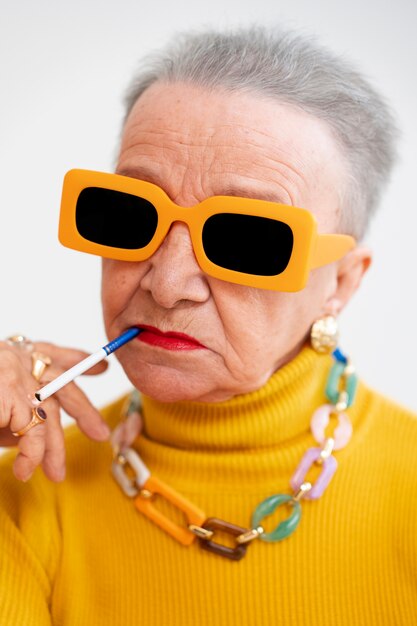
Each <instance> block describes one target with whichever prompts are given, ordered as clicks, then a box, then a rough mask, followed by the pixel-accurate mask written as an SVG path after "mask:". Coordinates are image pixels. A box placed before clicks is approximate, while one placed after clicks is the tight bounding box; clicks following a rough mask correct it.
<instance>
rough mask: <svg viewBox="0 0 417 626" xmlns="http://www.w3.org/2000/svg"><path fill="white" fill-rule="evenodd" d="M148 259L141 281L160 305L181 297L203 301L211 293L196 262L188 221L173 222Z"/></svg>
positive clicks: (172, 305)
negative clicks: (183, 222)
mask: <svg viewBox="0 0 417 626" xmlns="http://www.w3.org/2000/svg"><path fill="white" fill-rule="evenodd" d="M148 263H149V269H148V271H147V272H146V273H145V275H144V276H143V277H142V280H141V283H140V285H141V287H142V289H144V290H146V291H149V292H151V294H152V296H153V298H154V300H155V301H156V302H157V303H158V304H160V305H161V306H163V307H165V308H167V309H170V308H173V307H175V306H176V305H177V304H178V303H179V302H181V301H191V302H204V301H205V300H207V298H208V297H209V295H210V289H209V284H208V282H207V278H206V275H205V274H204V272H203V271H202V270H201V269H200V266H199V265H198V263H197V260H196V258H195V255H194V250H193V246H192V242H191V237H190V232H189V230H188V227H187V226H186V225H185V224H182V223H180V222H175V223H174V224H172V226H171V228H170V230H169V232H168V234H167V236H166V237H165V239H164V241H163V242H162V244H161V245H160V247H159V248H158V250H157V251H156V252H155V253H154V254H153V255H152V256H151V258H150V259H149V261H148Z"/></svg>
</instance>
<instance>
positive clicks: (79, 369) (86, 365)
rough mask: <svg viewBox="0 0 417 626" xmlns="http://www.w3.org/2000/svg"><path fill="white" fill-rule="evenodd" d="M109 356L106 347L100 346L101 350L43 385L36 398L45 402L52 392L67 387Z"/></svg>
mask: <svg viewBox="0 0 417 626" xmlns="http://www.w3.org/2000/svg"><path fill="white" fill-rule="evenodd" d="M107 356H108V354H107V352H106V351H105V349H104V348H100V350H97V352H94V354H90V356H88V357H87V358H86V359H83V360H82V361H80V363H77V364H76V365H74V366H73V367H71V368H70V369H69V370H67V371H66V372H64V373H63V374H61V376H58V377H57V378H55V379H54V380H52V381H51V382H50V383H48V384H47V385H45V387H42V389H40V390H39V391H38V392H37V393H35V397H36V399H37V400H39V401H40V402H43V401H44V400H46V399H47V398H49V396H52V394H54V393H55V392H56V391H59V390H60V389H62V387H65V385H67V384H68V383H70V382H71V381H73V380H74V378H77V376H80V374H84V372H86V371H87V370H89V369H90V367H93V365H96V364H97V363H100V361H103V359H105V358H106V357H107Z"/></svg>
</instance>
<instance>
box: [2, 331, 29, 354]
mask: <svg viewBox="0 0 417 626" xmlns="http://www.w3.org/2000/svg"><path fill="white" fill-rule="evenodd" d="M6 343H8V344H9V346H14V347H15V348H20V349H21V350H26V351H27V352H32V350H33V343H32V342H31V340H30V339H28V338H27V337H25V336H24V335H11V337H7V339H6Z"/></svg>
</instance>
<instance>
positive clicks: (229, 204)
mask: <svg viewBox="0 0 417 626" xmlns="http://www.w3.org/2000/svg"><path fill="white" fill-rule="evenodd" d="M88 187H99V188H103V189H111V190H114V191H121V192H124V193H128V194H132V195H134V196H138V197H141V198H145V199H146V200H148V201H149V202H151V203H152V204H153V205H154V207H155V208H156V210H157V213H158V224H157V228H156V231H155V235H154V237H153V238H152V240H151V241H150V243H149V244H148V245H147V246H145V247H144V248H140V249H135V250H132V249H130V250H126V249H124V248H115V247H112V246H104V245H102V244H98V243H94V242H92V241H89V240H88V239H85V238H84V237H82V236H81V235H80V233H79V232H78V230H77V225H76V207H77V200H78V197H79V195H80V193H81V192H82V191H83V189H86V188H88ZM219 213H235V214H241V215H255V216H260V217H266V218H269V219H274V220H279V221H282V222H284V223H285V224H287V225H288V226H289V227H290V228H291V230H292V232H293V235H294V244H293V250H292V254H291V258H290V260H289V262H288V265H287V267H286V269H285V270H284V271H283V272H282V273H281V274H278V275H276V276H256V275H253V274H246V273H243V272H237V271H234V270H229V269H226V268H223V267H220V266H219V265H216V264H215V263H212V262H211V261H210V259H208V258H207V256H206V254H205V252H204V248H203V244H202V230H203V226H204V223H205V221H206V220H207V219H208V218H209V217H211V216H212V215H216V214H219ZM173 222H184V223H185V224H187V226H188V229H189V231H190V235H191V240H192V244H193V249H194V254H195V256H196V259H197V262H198V264H199V266H200V268H201V269H202V270H203V272H205V273H206V274H208V275H210V276H213V277H215V278H219V279H220V280H225V281H228V282H231V283H237V284H239V285H246V286H249V287H257V288H260V289H271V290H276V291H290V292H292V291H299V290H301V289H303V288H304V287H305V285H306V283H307V280H308V275H309V272H310V270H311V269H314V268H317V267H321V266H322V265H326V264H328V263H332V262H334V261H338V260H339V259H341V258H342V257H343V256H344V255H345V254H346V253H347V252H348V251H349V250H351V249H352V248H353V247H354V246H355V240H354V239H353V237H350V236H349V235H338V234H324V235H319V234H318V233H317V221H316V218H315V217H314V215H313V214H312V213H310V211H307V210H306V209H300V208H298V207H294V206H287V205H284V204H279V203H275V202H269V201H267V200H255V199H251V198H237V197H234V196H212V197H210V198H206V199H205V200H203V201H202V202H200V203H199V204H196V205H194V206H192V207H182V206H179V205H177V204H175V202H173V201H172V200H171V199H170V198H169V197H168V196H167V194H166V193H165V192H164V191H163V190H162V189H161V188H160V187H158V186H157V185H154V184H152V183H148V182H145V181H142V180H138V179H136V178H130V177H128V176H120V175H119V174H108V173H104V172H94V171H90V170H76V169H75V170H70V171H69V172H68V173H67V174H66V176H65V178H64V185H63V190H62V200H61V214H60V221H59V240H60V242H61V243H62V244H63V245H64V246H66V247H67V248H72V249H74V250H78V251H80V252H88V253H90V254H96V255H98V256H101V257H106V258H111V259H117V260H120V261H144V260H145V259H148V258H149V257H150V256H152V254H153V253H154V252H155V251H156V250H157V249H158V247H159V246H160V245H161V243H162V241H163V240H164V238H165V236H166V235H167V233H168V231H169V229H170V227H171V224H172V223H173Z"/></svg>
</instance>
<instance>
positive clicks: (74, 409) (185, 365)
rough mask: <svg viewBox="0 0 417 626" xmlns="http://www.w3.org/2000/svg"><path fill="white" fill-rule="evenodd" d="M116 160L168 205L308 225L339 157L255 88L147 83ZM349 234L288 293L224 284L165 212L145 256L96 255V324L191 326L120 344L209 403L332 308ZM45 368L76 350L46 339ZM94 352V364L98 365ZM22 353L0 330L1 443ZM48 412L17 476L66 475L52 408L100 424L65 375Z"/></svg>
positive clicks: (26, 404) (284, 355) (28, 390)
mask: <svg viewBox="0 0 417 626" xmlns="http://www.w3.org/2000/svg"><path fill="white" fill-rule="evenodd" d="M117 172H118V173H120V174H124V175H127V176H132V177H136V178H140V179H143V180H147V181H149V182H152V183H155V184H158V185H159V186H160V187H162V188H163V189H164V190H165V192H166V193H167V194H168V195H169V196H170V197H171V198H172V199H173V200H174V201H175V202H177V203H178V204H180V205H182V206H193V205H194V204H196V203H197V202H200V201H201V200H203V199H204V198H207V197H209V196H212V195H236V196H246V197H251V198H260V199H267V200H274V201H278V202H281V203H284V204H288V205H295V206H299V207H303V208H306V209H308V210H310V211H311V212H312V213H313V214H314V215H315V216H316V218H317V221H318V226H319V232H323V233H324V232H337V227H338V223H339V217H340V198H341V196H342V195H343V192H344V189H345V181H346V171H345V169H344V161H343V159H342V157H341V154H340V152H339V149H338V146H337V144H336V142H335V141H334V138H333V137H332V135H331V133H330V131H329V130H328V128H327V127H326V126H325V124H324V123H323V122H321V121H319V120H317V119H315V118H312V117H311V116H309V115H308V114H306V113H304V112H302V111H300V110H297V109H295V108H292V107H290V106H287V105H279V104H277V103H276V102H273V101H269V100H263V99H260V98H258V97H256V96H254V95H250V94H243V93H239V92H236V93H233V94H232V93H226V92H222V91H221V90H217V91H212V92H209V91H206V90H204V89H201V88H199V87H195V86H189V85H181V84H174V85H163V84H155V85H153V86H152V87H150V88H149V89H148V90H147V91H146V92H145V93H144V94H143V95H142V97H141V98H140V99H139V100H138V101H137V103H136V104H135V106H134V108H133V110H132V111H131V114H130V116H129V118H128V120H127V123H126V126H125V129H124V133H123V137H122V143H121V149H120V155H119V159H118V164H117ZM370 259H371V255H370V252H369V250H367V249H366V248H365V247H363V246H357V247H356V248H355V249H354V250H353V251H351V252H350V253H349V254H347V255H346V257H344V258H343V259H342V260H341V261H339V262H337V263H333V264H331V265H328V266H325V267H323V268H319V269H316V270H314V271H312V272H311V274H310V278H309V281H308V284H307V286H306V287H305V289H303V290H302V291H300V292H297V293H279V292H273V291H265V290H260V289H256V288H251V287H243V286H240V285H234V284H231V283H227V282H224V281H221V280H218V279H215V278H212V277H209V276H207V275H205V274H204V273H203V272H202V271H201V269H200V267H199V266H198V264H197V262H196V259H195V256H194V252H193V249H192V245H191V241H190V237H189V232H188V228H187V226H185V225H184V224H182V223H175V224H173V225H172V227H171V229H170V231H169V233H168V235H167V237H166V239H165V240H164V242H163V243H162V245H161V246H160V248H159V249H158V250H157V251H156V252H155V253H154V255H153V256H152V257H151V258H150V259H148V260H146V261H143V262H140V263H128V262H121V261H114V260H110V259H104V260H103V277H102V302H103V315H104V321H105V326H106V330H107V334H108V336H109V338H114V337H115V336H117V335H119V334H120V333H121V332H122V331H123V330H125V329H126V328H127V327H129V326H135V325H140V324H149V325H152V326H156V327H157V328H159V329H160V330H162V331H176V332H183V333H187V334H188V335H191V336H192V337H194V338H195V339H197V340H198V341H199V342H200V343H202V344H203V345H204V346H205V349H198V350H190V351H169V350H166V349H164V348H161V347H156V346H150V345H148V344H145V343H143V342H140V341H137V340H135V341H132V342H130V343H129V344H128V345H126V346H124V347H123V348H122V349H121V350H120V351H119V352H118V353H117V355H118V358H119V360H120V362H121V363H122V365H123V368H124V370H125V372H126V374H127V376H128V377H129V379H130V380H131V382H132V383H133V384H134V385H135V386H136V387H137V388H138V389H140V390H141V391H142V392H144V393H146V394H147V395H150V396H152V397H154V398H156V399H159V400H161V401H175V400H197V401H203V402H217V401H223V400H226V399H228V398H231V397H233V396H235V395H237V394H242V393H247V392H249V391H252V390H254V389H258V388H259V387H261V386H262V385H263V384H264V383H265V382H266V381H267V380H268V378H269V377H270V376H271V374H272V373H273V372H274V371H276V370H277V369H278V368H280V367H281V366H282V365H283V364H285V363H287V362H288V361H289V360H291V359H292V358H294V357H295V356H296V354H297V353H298V352H299V351H300V349H301V347H302V346H303V344H304V343H305V341H306V338H307V336H308V333H309V329H310V327H311V324H312V323H313V322H314V320H315V319H316V318H318V317H320V316H321V315H323V314H325V313H334V314H338V313H339V312H340V311H341V310H342V309H343V307H344V306H345V305H346V304H347V302H348V301H349V299H350V298H351V296H352V295H353V293H354V292H355V291H356V289H357V288H358V286H359V284H360V282H361V278H362V276H363V274H364V272H365V271H366V269H367V267H368V265H369V263H370ZM35 349H36V350H40V351H42V352H45V353H46V354H48V355H50V356H51V357H52V360H53V365H51V366H50V368H48V371H47V378H48V379H52V378H54V377H55V376H58V375H59V374H60V373H61V372H62V371H64V370H65V369H68V368H69V367H71V366H72V365H74V364H75V363H76V362H78V361H80V360H81V359H82V358H84V357H85V356H86V355H85V353H83V352H80V351H78V350H73V349H70V348H63V347H59V346H54V345H52V344H46V343H35ZM105 368H106V365H105V364H103V363H101V364H99V365H97V366H96V367H95V368H93V369H92V370H91V371H90V373H91V374H99V373H100V372H102V371H104V369H105ZM30 371H31V360H30V355H29V354H28V353H25V352H22V351H21V350H19V349H18V348H16V347H13V346H10V345H8V344H6V343H4V342H0V445H11V444H13V443H16V439H15V438H14V437H12V436H11V431H17V430H19V429H21V428H23V427H24V426H25V425H26V424H27V423H28V422H29V421H30V418H31V409H32V406H33V405H32V404H31V401H30V399H29V397H30V396H33V393H34V392H35V391H36V389H37V388H38V384H37V383H36V381H35V380H34V379H33V377H32V376H31V374H30ZM42 406H43V407H44V409H45V411H46V412H47V415H48V419H47V421H46V422H45V423H43V424H40V425H37V426H36V427H34V428H32V429H31V430H29V431H28V433H27V434H26V435H24V436H23V437H21V438H19V440H18V445H19V455H18V456H17V459H16V461H15V464H14V472H15V475H16V477H17V478H19V479H21V480H27V479H28V478H29V477H30V476H31V474H32V473H33V471H34V469H35V467H36V466H37V465H39V464H42V467H43V469H44V471H45V473H46V475H47V476H48V477H49V478H50V479H51V480H55V481H58V480H62V479H63V477H64V475H65V450H64V438H63V431H62V427H61V425H60V420H59V412H60V408H61V407H62V408H63V409H64V410H65V411H66V412H67V413H69V414H70V415H72V416H73V417H74V418H75V419H76V420H77V422H78V424H79V426H80V428H81V429H82V430H83V432H84V433H85V434H86V435H87V436H89V437H91V438H92V439H96V440H98V441H100V440H103V439H105V438H107V437H108V428H107V427H106V426H105V425H104V423H103V421H102V419H101V417H100V415H99V413H98V411H97V410H96V409H95V408H94V407H93V406H92V405H91V403H90V402H89V400H88V398H86V397H85V395H84V394H83V392H82V391H81V390H80V389H79V388H78V387H77V386H76V384H75V383H71V384H70V385H68V386H67V387H64V388H63V389H62V390H61V391H60V392H58V393H57V394H55V395H54V397H53V398H50V399H48V400H47V401H46V402H45V403H43V405H42Z"/></svg>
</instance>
